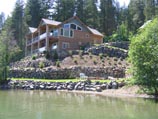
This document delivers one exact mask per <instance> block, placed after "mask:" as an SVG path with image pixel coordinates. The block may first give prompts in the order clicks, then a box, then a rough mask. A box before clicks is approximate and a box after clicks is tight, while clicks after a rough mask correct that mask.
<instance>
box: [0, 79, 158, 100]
mask: <svg viewBox="0 0 158 119" xmlns="http://www.w3.org/2000/svg"><path fill="white" fill-rule="evenodd" d="M113 83H114V84H115V85H112V84H113ZM113 83H109V84H106V85H105V84H102V83H101V84H99V85H98V84H92V83H90V84H88V82H86V81H85V82H78V83H72V82H69V83H43V82H34V81H10V82H9V83H8V84H6V85H3V86H4V87H3V88H2V86H1V85H0V90H7V89H13V90H39V91H40V90H44V91H47V90H50V91H59V92H60V91H61V92H68V93H80V94H92V95H100V96H107V97H122V98H126V97H127V98H149V99H158V97H155V96H154V95H148V94H145V93H143V94H139V93H138V92H139V91H140V90H141V87H139V86H137V85H133V86H127V85H124V86H122V87H119V85H118V83H117V82H113ZM82 84H84V85H82ZM116 84H117V86H116ZM103 88H104V89H103Z"/></svg>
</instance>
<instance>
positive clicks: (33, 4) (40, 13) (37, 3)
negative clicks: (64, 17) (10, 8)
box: [25, 0, 50, 27]
mask: <svg viewBox="0 0 158 119" xmlns="http://www.w3.org/2000/svg"><path fill="white" fill-rule="evenodd" d="M49 8H50V1H49V0H44V1H43V0H28V1H27V3H26V8H25V20H26V22H27V24H28V25H29V26H31V27H37V26H38V25H39V23H40V21H41V19H42V18H48V17H49V11H48V9H49Z"/></svg>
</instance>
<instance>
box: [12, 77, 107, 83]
mask: <svg viewBox="0 0 158 119" xmlns="http://www.w3.org/2000/svg"><path fill="white" fill-rule="evenodd" d="M12 80H21V81H29V80H33V81H41V82H63V83H64V82H67V81H72V82H78V81H81V80H80V79H32V78H12ZM82 81H83V80H82ZM91 81H92V82H96V81H99V82H102V83H104V82H107V83H108V82H110V80H91Z"/></svg>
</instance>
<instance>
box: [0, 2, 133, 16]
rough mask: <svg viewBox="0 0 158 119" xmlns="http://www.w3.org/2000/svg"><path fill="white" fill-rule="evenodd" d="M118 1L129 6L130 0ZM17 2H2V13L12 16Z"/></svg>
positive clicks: (0, 8) (0, 7)
mask: <svg viewBox="0 0 158 119" xmlns="http://www.w3.org/2000/svg"><path fill="white" fill-rule="evenodd" d="M24 1H26V0H24ZM118 1H119V2H120V5H121V6H122V5H124V4H126V5H128V3H129V1H130V0H118ZM15 2H16V0H0V3H1V4H0V13H1V12H4V13H5V15H6V17H7V16H8V15H10V14H11V12H12V11H13V9H14V5H15Z"/></svg>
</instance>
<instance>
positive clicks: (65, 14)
mask: <svg viewBox="0 0 158 119" xmlns="http://www.w3.org/2000/svg"><path fill="white" fill-rule="evenodd" d="M55 4H56V5H55V7H54V13H53V15H52V18H53V19H55V20H57V21H65V20H67V19H69V18H71V17H73V15H74V11H75V0H55Z"/></svg>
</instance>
